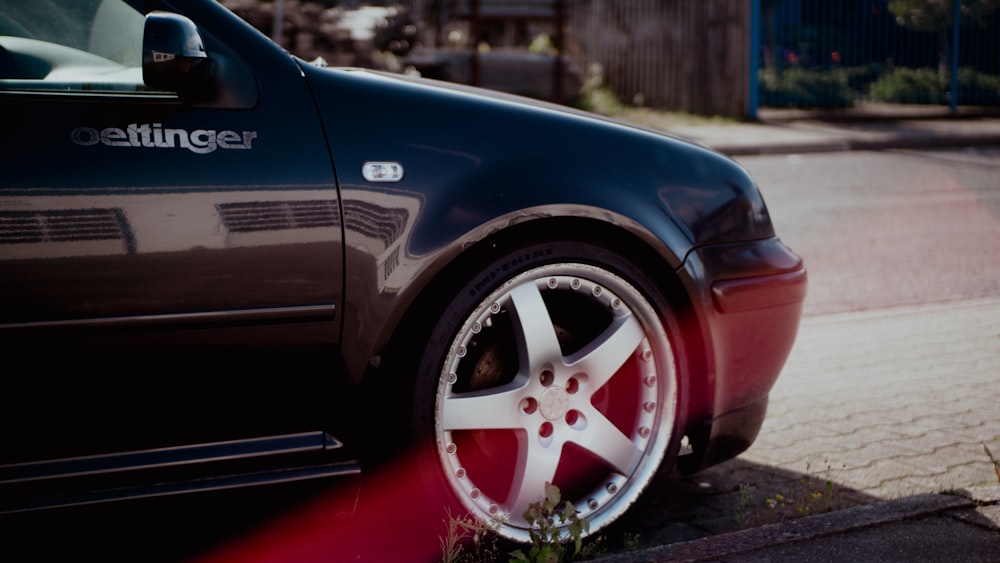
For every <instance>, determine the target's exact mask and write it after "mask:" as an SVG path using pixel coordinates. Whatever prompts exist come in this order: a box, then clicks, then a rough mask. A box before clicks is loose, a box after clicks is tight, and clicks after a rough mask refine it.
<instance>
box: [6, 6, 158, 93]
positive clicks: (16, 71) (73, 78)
mask: <svg viewBox="0 0 1000 563" xmlns="http://www.w3.org/2000/svg"><path fill="white" fill-rule="evenodd" d="M144 22H145V17H144V15H143V14H142V13H141V12H140V11H139V10H137V9H136V8H135V7H133V6H132V5H131V4H130V3H129V2H128V1H127V0H32V1H30V2H26V1H24V0H0V90H43V91H63V92H66V91H69V92H142V91H147V90H148V89H147V88H146V87H145V86H144V85H143V82H142V33H143V26H144Z"/></svg>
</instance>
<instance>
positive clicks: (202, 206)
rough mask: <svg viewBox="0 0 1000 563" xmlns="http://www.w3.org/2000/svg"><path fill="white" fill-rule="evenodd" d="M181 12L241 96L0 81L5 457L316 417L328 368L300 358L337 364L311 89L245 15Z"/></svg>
mask: <svg viewBox="0 0 1000 563" xmlns="http://www.w3.org/2000/svg"><path fill="white" fill-rule="evenodd" d="M178 4H182V3H178ZM165 7H166V6H165ZM210 11H211V10H209V12H210ZM220 15H223V16H228V14H220ZM192 17H199V21H200V22H202V23H203V26H204V27H203V28H202V34H203V35H204V36H205V37H206V41H207V42H208V44H209V48H210V49H213V50H214V52H225V53H227V57H228V59H226V60H228V62H229V64H231V65H233V66H238V67H239V68H240V72H241V75H240V76H241V79H242V82H241V84H242V85H245V84H246V80H245V76H250V77H251V78H252V79H253V80H252V81H251V82H249V84H250V86H251V87H252V88H253V90H252V91H251V92H250V95H243V96H242V99H244V100H245V99H251V100H253V102H254V103H253V105H250V106H248V107H242V106H244V105H245V104H240V103H236V102H233V101H232V100H230V99H226V98H224V97H220V101H219V102H217V103H214V104H204V106H205V107H192V106H191V105H189V104H185V103H182V102H181V101H180V100H178V99H176V96H167V95H155V94H131V95H122V94H117V95H116V94H100V93H93V94H88V93H82V92H81V93H70V92H65V93H63V92H17V91H8V92H3V93H2V97H0V122H2V123H4V126H5V128H6V129H8V131H14V132H16V134H12V135H4V136H3V139H2V140H0V154H2V155H3V159H4V165H3V169H4V173H3V180H2V185H0V217H2V218H3V221H4V227H5V228H4V230H3V240H2V241H0V335H2V337H3V338H4V340H5V346H12V347H14V346H19V347H27V348H28V349H29V350H33V351H34V353H33V354H32V355H31V356H29V358H28V362H27V365H28V366H30V367H26V368H25V370H24V372H23V373H17V372H8V376H7V377H5V378H4V379H5V381H4V383H3V386H4V393H3V395H4V402H5V403H6V404H5V407H6V408H4V409H2V410H3V415H2V416H3V424H4V426H5V427H6V428H13V427H18V428H20V431H19V432H18V433H17V434H16V436H13V437H11V441H12V442H13V444H16V445H17V447H5V460H11V461H20V460H22V459H38V458H44V457H49V456H53V455H56V454H58V455H82V454H92V453H104V452H108V451H116V450H119V449H131V448H138V447H142V448H149V447H161V446H173V445H177V444H184V443H189V442H192V441H200V440H206V441H213V440H225V439H234V438H245V437H249V436H256V435H262V434H270V433H276V432H297V431H305V430H318V429H319V428H321V427H322V426H323V425H326V424H329V421H328V420H327V418H328V417H329V415H330V412H329V411H327V410H326V409H321V408H319V404H318V403H319V401H318V400H317V399H314V397H316V394H315V391H316V388H317V382H319V383H326V384H328V385H330V389H332V388H333V387H332V382H330V378H320V377H315V376H314V375H313V374H315V373H316V372H321V373H328V372H329V371H335V370H336V369H337V367H336V364H337V362H336V356H337V352H336V345H337V342H338V340H339V331H340V325H339V318H338V317H337V309H338V308H339V305H340V302H341V299H342V289H341V285H342V278H343V275H342V266H343V264H342V260H343V258H342V252H341V245H342V242H341V238H342V235H341V225H340V210H339V201H338V197H337V191H336V184H335V180H334V177H333V170H332V166H331V164H330V160H329V153H328V152H327V150H326V144H325V139H324V134H323V131H322V129H321V128H320V127H319V124H318V123H316V120H315V119H313V118H312V116H313V115H315V114H314V106H313V103H312V98H311V96H310V94H309V91H308V89H307V87H306V85H305V83H304V82H303V80H302V77H301V73H300V72H299V69H298V67H297V65H296V64H295V63H294V62H293V61H292V60H291V59H290V58H289V57H288V56H287V54H285V53H283V52H281V50H280V49H278V48H277V47H275V46H273V45H271V44H270V43H268V42H266V41H254V40H255V39H259V36H258V35H256V32H255V31H253V30H252V29H250V28H249V27H247V28H245V29H244V28H241V26H239V25H235V26H234V25H233V23H234V21H235V18H233V19H230V18H228V17H224V19H222V20H221V21H222V22H225V26H220V27H219V28H217V29H216V28H213V27H212V23H213V21H214V18H213V17H212V14H211V13H206V14H199V13H194V14H192ZM214 32H217V33H218V34H219V35H218V36H216V35H214V34H213V33H214ZM224 42H225V43H228V44H229V45H238V46H240V51H241V53H240V55H239V56H237V55H235V54H234V52H233V51H232V50H230V49H228V48H225V47H223V44H224ZM105 140H108V141H109V142H105ZM22 349H23V348H22ZM43 351H44V352H43ZM18 371H20V370H18ZM39 372H42V373H44V374H45V375H44V376H43V377H38V376H35V375H34V374H37V373H39ZM310 404H313V405H315V406H313V407H309V405H310ZM284 405H287V406H284ZM293 405H294V406H293ZM58 421H72V428H69V427H60V425H59V424H58V423H57V422H58ZM53 425H55V426H56V428H55V432H53V428H52V426H53ZM69 431H72V432H73V433H74V436H76V437H75V438H74V439H72V440H71V441H70V443H69V444H67V443H66V441H65V440H63V439H53V438H54V436H59V435H63V434H64V433H66V432H69ZM13 444H11V445H12V446H13ZM49 452H52V453H49Z"/></svg>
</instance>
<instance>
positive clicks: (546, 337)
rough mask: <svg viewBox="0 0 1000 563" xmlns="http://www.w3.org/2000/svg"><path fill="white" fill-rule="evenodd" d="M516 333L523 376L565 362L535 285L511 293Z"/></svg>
mask: <svg viewBox="0 0 1000 563" xmlns="http://www.w3.org/2000/svg"><path fill="white" fill-rule="evenodd" d="M510 298H511V302H512V304H513V307H512V308H513V313H514V318H515V324H516V327H517V328H516V332H517V339H518V342H517V347H518V357H520V358H521V359H522V360H523V363H522V365H521V367H520V369H521V373H523V374H526V375H529V374H535V373H538V372H539V371H541V368H542V366H543V365H544V364H545V363H546V362H555V361H559V362H561V361H562V349H561V348H560V347H559V339H558V338H557V337H556V331H555V329H554V328H553V327H552V319H551V318H550V317H549V311H548V309H546V307H545V302H544V301H543V300H542V294H541V293H540V292H539V291H538V288H537V287H535V285H534V284H533V283H526V284H523V285H520V286H517V287H515V288H514V289H513V290H511V292H510Z"/></svg>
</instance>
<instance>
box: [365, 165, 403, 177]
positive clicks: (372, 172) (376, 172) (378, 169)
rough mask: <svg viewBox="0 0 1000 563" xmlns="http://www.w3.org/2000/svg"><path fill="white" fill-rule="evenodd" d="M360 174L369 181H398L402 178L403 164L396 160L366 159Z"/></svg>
mask: <svg viewBox="0 0 1000 563" xmlns="http://www.w3.org/2000/svg"><path fill="white" fill-rule="evenodd" d="M361 175H362V176H364V177H365V180H368V181H369V182H398V181H400V180H402V179H403V165H402V164H400V163H398V162H380V161H368V162H366V163H364V165H363V166H362V167H361Z"/></svg>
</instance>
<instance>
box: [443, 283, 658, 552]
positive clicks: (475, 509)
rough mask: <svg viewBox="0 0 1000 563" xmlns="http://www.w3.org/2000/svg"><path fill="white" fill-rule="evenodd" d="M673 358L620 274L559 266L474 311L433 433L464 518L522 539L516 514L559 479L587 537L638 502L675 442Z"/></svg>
mask: <svg viewBox="0 0 1000 563" xmlns="http://www.w3.org/2000/svg"><path fill="white" fill-rule="evenodd" d="M676 405H677V385H676V375H675V365H674V354H673V350H672V348H671V346H670V342H669V340H668V338H667V335H666V332H665V329H664V325H663V322H662V321H661V319H660V318H659V313H658V312H657V310H656V308H655V307H654V306H653V305H652V304H651V303H650V302H649V301H648V300H647V299H646V298H645V297H644V296H643V294H642V293H641V292H640V291H639V290H637V289H636V288H635V287H633V286H632V285H631V284H630V283H628V282H627V281H625V280H624V279H622V278H621V277H619V276H617V275H616V274H614V273H612V272H610V271H608V270H606V269H603V268H600V267H596V266H592V265H588V264H580V263H557V264H549V265H543V266H540V267H536V268H534V269H531V270H528V271H526V272H524V273H521V274H519V275H517V276H515V277H513V278H512V279H510V280H508V281H506V282H505V283H503V284H502V285H500V286H499V287H498V288H497V289H496V290H495V291H494V292H492V293H491V294H490V295H489V296H488V297H487V298H486V299H483V300H482V301H480V302H479V303H478V304H476V305H475V308H474V310H473V311H472V313H471V314H470V315H469V316H468V317H467V318H466V320H465V322H464V323H463V325H462V326H461V328H460V329H459V331H458V333H457V335H456V336H455V338H454V340H453V341H452V343H451V346H450V349H449V351H448V353H447V355H446V358H445V362H444V366H443V369H442V372H441V376H440V380H439V383H438V387H437V393H436V404H435V413H436V414H435V438H436V444H437V451H438V456H439V458H440V462H441V464H442V466H443V467H444V470H445V473H446V479H447V481H448V484H449V485H450V488H451V490H452V491H453V492H454V493H455V494H456V495H457V497H458V498H459V500H460V501H461V503H462V504H463V505H464V507H465V508H466V509H467V510H469V511H470V513H472V514H474V515H476V516H478V517H479V518H481V519H483V520H487V521H489V520H491V519H493V520H496V521H501V522H503V523H502V525H501V526H500V529H499V533H500V535H502V536H504V537H507V538H509V539H512V540H514V541H519V542H527V541H529V537H528V528H529V522H527V521H526V520H525V518H524V513H525V511H526V510H527V509H528V507H529V505H530V504H531V503H533V502H537V501H539V500H540V499H541V498H542V495H543V494H544V491H545V483H546V482H550V483H554V484H556V485H557V486H559V487H560V490H561V492H562V498H563V499H564V500H568V501H570V502H572V503H573V504H574V506H575V507H576V508H577V510H579V511H580V514H579V515H580V517H581V518H584V519H586V520H587V521H588V522H589V524H590V533H594V532H596V531H597V530H599V529H601V528H603V527H605V526H606V525H608V524H610V523H611V522H613V521H614V520H615V519H617V518H618V517H619V516H621V515H622V514H623V513H624V512H625V510H627V509H628V508H629V507H630V506H631V505H632V504H633V503H634V502H635V501H636V500H637V498H638V497H639V495H640V494H641V493H642V491H643V490H644V489H645V487H646V486H647V485H648V484H649V482H650V481H651V480H652V479H653V478H654V477H655V475H656V471H657V469H658V468H659V466H660V463H661V461H662V460H663V458H664V455H665V453H666V452H667V449H668V446H669V445H670V443H671V435H672V433H673V429H674V423H675V420H674V418H675V413H676V408H677V407H676Z"/></svg>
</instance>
